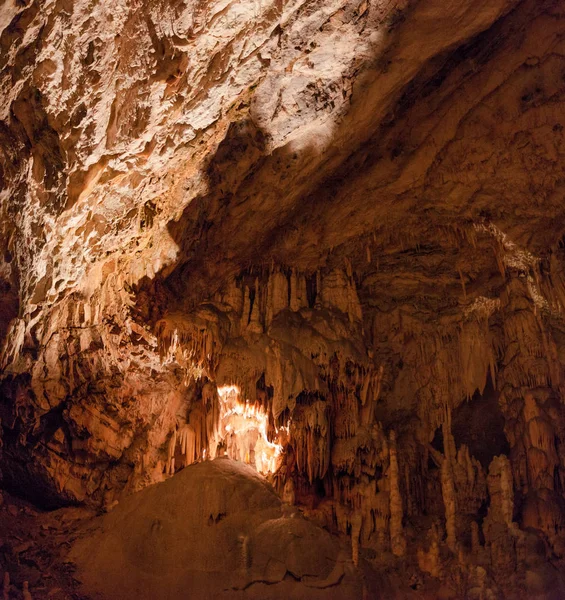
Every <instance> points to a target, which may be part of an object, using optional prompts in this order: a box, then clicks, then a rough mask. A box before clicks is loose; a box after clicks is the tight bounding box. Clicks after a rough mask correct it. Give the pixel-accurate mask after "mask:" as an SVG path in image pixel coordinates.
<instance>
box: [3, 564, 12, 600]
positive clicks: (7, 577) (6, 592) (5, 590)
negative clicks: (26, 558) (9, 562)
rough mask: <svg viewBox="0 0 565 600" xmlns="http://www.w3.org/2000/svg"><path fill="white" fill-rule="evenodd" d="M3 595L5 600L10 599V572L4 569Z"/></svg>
mask: <svg viewBox="0 0 565 600" xmlns="http://www.w3.org/2000/svg"><path fill="white" fill-rule="evenodd" d="M2 596H3V600H10V573H9V572H8V571H4V579H3V582H2Z"/></svg>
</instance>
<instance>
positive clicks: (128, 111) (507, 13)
mask: <svg viewBox="0 0 565 600" xmlns="http://www.w3.org/2000/svg"><path fill="white" fill-rule="evenodd" d="M564 33H565V7H564V6H563V4H562V3H560V2H555V1H554V0H474V1H471V0H383V1H381V2H376V1H374V0H362V1H357V0H335V1H334V0H331V1H327V0H308V1H306V0H272V1H271V0H241V1H237V2H230V1H227V0H217V1H212V2H208V1H200V0H178V1H176V0H115V1H113V2H111V3H110V2H103V1H100V0H98V1H88V2H87V1H85V0H53V1H51V0H48V1H46V2H40V1H39V0H4V2H3V3H2V5H1V7H0V97H1V98H2V103H1V104H0V182H1V186H0V342H1V344H2V350H1V356H0V364H1V369H2V374H1V377H0V419H1V441H2V458H1V464H0V467H1V471H2V477H3V478H2V485H3V486H4V487H6V488H8V489H10V490H11V491H13V492H16V493H19V494H24V495H27V497H29V498H31V499H33V500H34V501H35V502H38V503H40V504H42V505H44V506H47V507H56V506H61V505H66V504H76V503H86V504H89V505H91V506H96V507H100V506H102V507H106V508H109V507H111V506H113V505H114V504H115V503H116V501H118V500H121V499H123V498H125V497H126V496H128V495H129V494H131V493H132V492H135V491H138V490H140V489H142V488H144V487H146V486H147V485H149V484H152V483H155V482H158V481H161V480H163V479H166V478H168V477H170V476H172V475H174V474H175V473H176V472H178V471H179V470H181V469H182V468H183V467H185V466H187V465H190V464H192V463H193V462H199V461H202V460H204V459H206V458H210V457H212V458H213V457H215V456H218V455H223V454H228V455H229V456H232V457H234V458H239V459H241V460H243V461H245V462H249V463H250V464H254V465H255V466H256V467H257V468H258V470H259V471H261V472H266V473H269V477H270V478H271V481H272V483H273V484H274V486H275V487H276V489H277V490H278V491H279V492H280V493H281V494H284V497H285V498H286V499H288V500H290V501H292V502H295V503H296V504H298V505H299V506H300V507H301V508H302V509H303V510H305V511H307V512H308V513H309V514H310V516H311V517H312V518H315V519H317V520H318V522H319V523H321V524H323V525H325V526H326V527H327V528H329V529H330V530H332V531H335V532H341V534H343V535H348V536H351V540H350V541H351V550H352V552H353V554H354V557H355V563H356V564H359V565H361V566H362V565H363V564H364V563H363V561H364V560H367V558H366V557H367V556H369V557H370V556H373V555H378V556H381V555H385V554H387V555H388V554H390V555H391V556H394V557H395V558H394V559H391V560H397V561H403V560H405V561H410V560H412V561H413V563H414V564H416V562H419V563H420V569H419V571H418V573H427V574H430V576H431V577H432V578H433V579H435V580H438V579H439V580H442V579H444V578H445V573H447V572H449V571H450V570H452V569H454V568H455V567H453V564H452V563H453V561H458V564H459V572H460V577H459V578H458V579H457V581H455V580H453V581H451V580H450V582H449V586H451V587H450V590H451V591H450V592H449V593H452V594H454V595H455V596H454V597H463V595H464V594H470V595H469V597H472V595H473V594H475V595H476V596H477V597H490V596H489V594H490V595H494V596H493V597H496V594H499V593H500V590H501V587H500V586H503V585H504V583H505V582H507V581H509V580H508V573H514V574H515V578H514V579H513V580H512V581H511V582H510V583H509V585H512V586H514V588H513V589H522V590H523V589H528V590H529V592H528V593H531V594H534V592H535V593H536V594H544V593H548V594H549V593H552V592H551V590H552V589H554V588H555V589H556V586H557V588H558V587H559V585H560V582H559V581H558V580H557V579H558V578H557V579H552V578H551V577H548V576H546V575H547V573H545V572H544V573H545V574H544V575H543V576H542V575H541V574H540V571H539V569H538V567H539V565H540V564H545V563H544V561H545V560H546V556H547V557H551V560H552V561H554V563H555V564H558V563H559V561H561V560H563V558H565V554H564V553H565V537H564V536H565V497H564V492H565V445H564V444H563V440H565V409H564V399H565V396H564V394H565V385H564V384H565V379H564V376H565V373H564V368H563V365H564V361H565V326H564V311H565V272H564V261H565V205H564V203H563V193H564V186H563V182H564V181H565V161H564V156H563V155H564V153H565V138H564V135H563V131H564V127H565V104H564V101H565V100H564V98H565V96H564V95H565V75H564V74H565V58H564V57H565V46H564V45H565V41H564V40H565V36H564V35H563V34H564ZM242 431H243V432H244V433H242ZM526 530H527V531H528V534H525V533H524V531H526ZM422 532H424V533H422ZM426 532H428V533H426ZM530 535H534V536H538V539H539V540H541V541H540V543H542V542H543V543H542V545H543V547H544V548H545V549H546V550H545V551H544V552H545V553H544V552H542V553H538V554H536V553H535V552H534V553H533V555H535V560H534V559H531V556H532V552H530V551H529V550H527V549H528V548H530V549H531V546H532V543H531V538H530V537H528V536H530ZM533 545H534V546H535V544H533ZM537 548H538V550H539V548H540V546H538V547H537ZM364 553H365V554H364ZM367 553H368V554H367ZM526 555H528V556H529V558H528V560H530V562H528V563H527V573H529V575H527V576H525V575H524V577H525V579H523V580H522V579H520V577H521V576H519V575H518V573H520V572H526V571H524V569H522V570H521V566H520V565H522V567H523V566H524V565H525V564H526V562H524V561H526V558H527V557H526ZM364 557H365V558H364ZM416 557H418V560H416ZM449 561H451V563H450V562H449ZM444 565H451V566H449V567H448V568H447V569H445V568H444ZM524 568H525V567H524ZM540 568H541V567H540ZM544 568H545V567H544ZM419 576H420V575H418V577H419ZM415 577H416V576H415ZM414 585H416V584H414ZM445 585H448V584H445ZM528 586H530V587H528ZM414 589H415V588H414ZM471 590H472V592H471ZM506 591H507V592H508V593H510V592H509V591H508V590H506ZM444 592H445V593H447V591H445V590H444ZM442 593H443V592H442Z"/></svg>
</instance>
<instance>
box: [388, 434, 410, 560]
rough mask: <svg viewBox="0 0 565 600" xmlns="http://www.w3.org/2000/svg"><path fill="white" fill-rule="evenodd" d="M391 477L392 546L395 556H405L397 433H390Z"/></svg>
mask: <svg viewBox="0 0 565 600" xmlns="http://www.w3.org/2000/svg"><path fill="white" fill-rule="evenodd" d="M389 453H390V465H389V477H390V547H391V550H392V553H393V554H394V555H395V556H404V554H405V552H406V540H405V538H404V532H403V529H402V518H403V510H402V496H401V495H400V484H399V479H398V459H397V450H396V434H395V433H394V431H391V432H390V434H389Z"/></svg>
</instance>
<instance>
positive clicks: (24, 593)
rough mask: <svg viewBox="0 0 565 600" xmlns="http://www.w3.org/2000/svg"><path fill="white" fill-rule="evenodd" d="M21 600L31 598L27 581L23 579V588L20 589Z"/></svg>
mask: <svg viewBox="0 0 565 600" xmlns="http://www.w3.org/2000/svg"><path fill="white" fill-rule="evenodd" d="M22 596H23V600H33V598H32V596H31V594H30V593H29V584H28V582H27V581H24V585H23V589H22Z"/></svg>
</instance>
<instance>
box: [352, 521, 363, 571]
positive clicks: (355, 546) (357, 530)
mask: <svg viewBox="0 0 565 600" xmlns="http://www.w3.org/2000/svg"><path fill="white" fill-rule="evenodd" d="M362 524H363V516H362V514H361V513H360V512H359V511H354V512H353V514H352V515H351V556H352V560H353V564H354V565H355V566H356V567H357V566H359V537H360V535H361V526H362Z"/></svg>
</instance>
